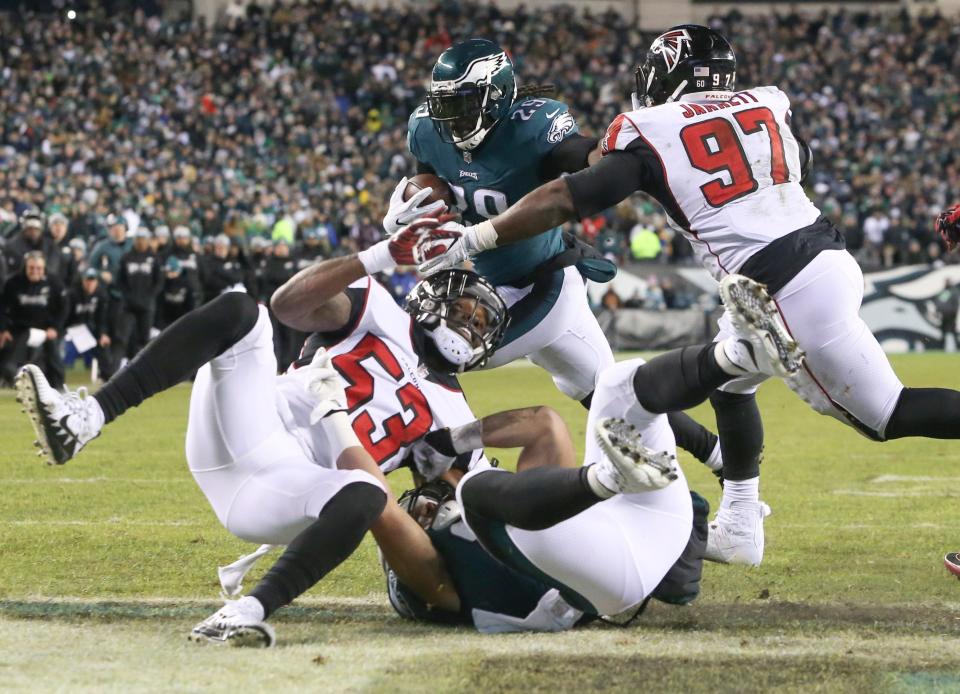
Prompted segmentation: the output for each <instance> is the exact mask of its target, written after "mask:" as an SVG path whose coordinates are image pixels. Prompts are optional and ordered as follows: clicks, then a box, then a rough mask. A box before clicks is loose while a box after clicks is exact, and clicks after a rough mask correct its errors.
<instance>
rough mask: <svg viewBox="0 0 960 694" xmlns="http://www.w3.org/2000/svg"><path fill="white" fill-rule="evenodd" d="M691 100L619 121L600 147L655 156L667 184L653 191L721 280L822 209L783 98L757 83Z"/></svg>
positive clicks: (605, 150)
mask: <svg viewBox="0 0 960 694" xmlns="http://www.w3.org/2000/svg"><path fill="white" fill-rule="evenodd" d="M684 98H685V99H687V100H685V101H677V102H673V103H669V104H662V105H660V106H654V107H652V108H642V109H638V110H636V111H630V112H628V113H623V114H621V115H619V116H617V118H616V119H615V120H614V121H613V123H612V124H611V125H610V127H609V128H608V129H607V133H606V135H605V136H604V138H603V141H602V143H601V147H602V151H603V153H604V154H607V153H608V152H612V151H615V150H625V149H628V148H629V149H631V150H634V149H636V148H645V149H648V150H650V151H651V152H652V154H654V155H656V159H658V160H659V168H660V169H661V171H662V179H663V180H662V182H661V184H660V185H659V186H658V187H659V188H660V190H658V191H655V192H654V191H648V192H652V193H653V194H654V196H655V197H656V198H657V199H658V200H659V201H660V202H661V203H662V204H663V205H664V207H665V209H666V212H667V215H668V217H669V219H670V223H671V225H672V226H673V227H674V228H675V229H676V230H678V231H680V232H681V233H683V234H684V235H685V236H686V237H687V238H688V239H689V240H690V242H691V244H692V245H693V248H694V252H695V253H696V254H697V258H698V259H699V260H700V262H701V264H702V265H703V267H705V268H706V269H707V270H708V271H709V272H710V274H711V275H713V277H714V278H715V279H717V280H720V279H721V278H723V277H724V276H725V275H727V274H729V273H732V272H736V271H737V270H738V269H739V268H740V267H741V266H742V265H743V263H744V262H746V260H747V259H749V258H750V256H752V255H753V254H754V253H756V252H757V251H759V250H761V249H762V248H763V247H764V246H766V245H767V244H768V243H770V242H771V241H773V240H775V239H778V238H780V237H781V236H785V235H787V234H789V233H790V232H793V231H796V230H797V229H801V228H803V227H806V226H809V225H811V224H813V223H814V222H815V221H816V220H817V218H818V217H819V216H820V211H819V210H818V209H817V208H816V206H815V205H814V204H813V203H812V202H810V200H809V199H808V198H807V196H806V193H804V192H803V188H802V187H801V186H800V145H799V143H798V142H797V139H796V138H795V137H794V135H793V133H792V132H791V130H790V100H789V99H788V98H787V95H786V94H784V93H783V92H782V91H780V90H779V89H777V88H776V87H755V88H753V89H749V90H746V91H741V92H736V93H733V94H730V93H721V92H708V93H700V94H690V95H688V96H686V97H684ZM658 178H659V176H658Z"/></svg>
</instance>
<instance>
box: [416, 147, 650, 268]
mask: <svg viewBox="0 0 960 694" xmlns="http://www.w3.org/2000/svg"><path fill="white" fill-rule="evenodd" d="M645 174H646V172H645V171H644V169H643V166H642V163H641V162H639V161H638V159H637V158H636V157H634V156H633V155H632V154H629V153H627V152H612V153H610V154H609V155H607V156H605V157H603V158H602V159H601V160H600V161H599V163H597V164H596V165H595V166H591V167H589V168H587V169H584V170H582V171H579V172H577V173H575V174H572V175H569V176H564V177H562V178H558V179H556V180H554V181H550V182H549V183H545V184H544V185H542V186H540V187H539V188H536V189H535V190H533V191H531V192H529V193H527V194H526V195H525V196H523V197H522V198H521V199H520V201H519V202H518V203H517V204H515V205H513V206H512V207H510V208H509V209H508V210H507V211H506V212H504V213H503V214H501V215H499V216H497V217H496V218H494V219H490V220H487V221H485V222H481V223H480V224H476V225H473V226H468V227H460V228H457V226H458V225H447V227H446V228H448V229H453V230H456V231H459V232H460V233H461V238H460V239H458V240H457V241H456V242H455V243H454V244H452V245H451V246H450V249H449V250H448V251H447V252H446V253H445V254H444V255H442V256H440V257H437V258H434V259H432V260H429V261H427V262H426V263H424V264H423V265H421V266H420V269H421V270H422V271H424V272H434V271H436V270H440V269H443V268H447V267H452V266H454V265H458V264H460V263H461V262H463V261H464V260H466V259H467V258H469V257H470V256H473V255H476V254H477V253H480V252H481V251H487V250H490V249H492V248H498V247H500V246H505V245H507V244H509V243H514V242H516V241H522V240H523V239H528V238H532V237H534V236H537V235H538V234H542V233H543V232H545V231H548V230H549V229H552V228H554V227H556V226H559V225H561V224H564V223H565V222H570V221H573V220H575V219H578V218H582V217H588V216H590V215H592V214H596V213H598V212H600V211H602V210H605V209H607V208H609V207H613V206H614V205H616V204H617V203H619V202H620V201H622V200H625V199H626V198H627V197H629V196H630V195H631V194H632V193H634V192H635V191H637V190H642V189H643V186H644V183H645V181H644V176H645Z"/></svg>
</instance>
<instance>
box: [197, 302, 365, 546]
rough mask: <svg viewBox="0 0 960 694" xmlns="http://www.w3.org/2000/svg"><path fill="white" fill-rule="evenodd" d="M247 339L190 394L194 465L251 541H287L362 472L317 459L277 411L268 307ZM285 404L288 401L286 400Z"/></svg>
mask: <svg viewBox="0 0 960 694" xmlns="http://www.w3.org/2000/svg"><path fill="white" fill-rule="evenodd" d="M259 310H260V315H259V317H258V318H257V323H256V325H255V326H254V328H253V330H251V331H250V332H249V333H248V334H247V335H246V336H244V338H243V339H242V340H240V341H239V342H238V343H237V344H235V345H233V346H232V347H231V348H230V349H228V350H227V351H226V352H224V353H223V354H221V355H219V356H218V357H215V358H214V359H213V360H211V361H210V362H208V363H207V364H205V365H204V366H203V367H202V368H201V369H200V370H199V371H198V372H197V378H196V381H195V382H194V384H193V392H192V394H191V396H190V417H189V423H188V425H187V443H186V449H187V451H186V452H187V463H188V465H189V467H190V472H191V473H192V474H193V477H194V479H195V480H196V481H197V484H198V485H200V489H201V490H202V491H203V493H204V495H205V496H206V497H207V500H208V501H209V502H210V505H211V506H212V507H213V510H214V513H216V514H217V518H218V519H219V520H220V522H221V523H222V524H223V526H224V527H225V528H226V529H227V530H229V531H230V532H231V533H233V534H234V535H236V536H237V537H239V538H241V539H243V540H247V541H249V542H259V543H269V544H274V545H286V544H288V543H289V542H290V541H291V540H293V538H294V537H296V536H297V535H298V534H299V533H300V532H301V531H302V530H304V529H306V528H307V527H308V526H310V525H311V524H313V522H314V521H316V520H317V517H318V516H319V515H320V512H321V511H322V510H323V507H324V506H325V505H326V503H327V501H329V500H330V499H331V498H332V497H333V496H334V495H335V494H336V493H337V492H339V491H340V490H341V489H343V487H345V486H346V485H348V484H351V483H353V482H366V483H368V484H373V485H376V486H377V487H379V488H381V489H382V488H383V487H382V485H381V484H380V482H379V481H378V480H377V479H376V478H375V477H373V476H372V475H370V474H368V473H366V472H363V471H360V470H352V471H346V470H337V469H332V468H335V467H336V461H335V460H333V461H328V460H322V461H315V460H313V459H312V458H311V457H310V456H309V455H308V453H307V452H306V451H305V449H304V447H303V446H302V445H301V444H300V442H299V441H298V439H297V438H296V437H294V435H293V434H292V433H291V432H290V431H289V430H288V429H287V427H286V426H285V425H284V423H283V421H282V420H281V417H280V414H279V412H278V398H279V397H280V396H279V394H278V392H277V375H276V373H277V362H276V357H275V356H274V352H273V329H272V328H271V326H270V318H269V316H268V314H267V309H266V308H265V307H263V306H260V307H259ZM279 404H280V405H281V406H282V405H283V403H282V402H280V403H279Z"/></svg>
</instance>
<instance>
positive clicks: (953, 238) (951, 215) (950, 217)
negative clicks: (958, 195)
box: [934, 204, 960, 251]
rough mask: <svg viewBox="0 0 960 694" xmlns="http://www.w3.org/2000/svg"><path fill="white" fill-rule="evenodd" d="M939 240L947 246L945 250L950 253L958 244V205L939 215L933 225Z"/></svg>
mask: <svg viewBox="0 0 960 694" xmlns="http://www.w3.org/2000/svg"><path fill="white" fill-rule="evenodd" d="M934 228H935V229H936V230H937V233H938V234H940V238H942V239H943V242H944V243H946V244H947V250H949V251H952V250H953V249H954V248H956V247H957V245H958V244H960V204H956V205H954V206H953V207H950V208H948V209H946V210H944V211H943V212H941V213H940V214H939V215H937V221H936V223H935V225H934Z"/></svg>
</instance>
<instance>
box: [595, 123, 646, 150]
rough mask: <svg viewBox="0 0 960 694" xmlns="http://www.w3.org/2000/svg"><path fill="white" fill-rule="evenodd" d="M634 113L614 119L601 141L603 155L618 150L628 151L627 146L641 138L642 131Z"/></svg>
mask: <svg viewBox="0 0 960 694" xmlns="http://www.w3.org/2000/svg"><path fill="white" fill-rule="evenodd" d="M633 115H634V114H633V113H621V114H620V115H619V116H617V117H616V118H614V119H613V122H612V123H611V124H610V126H609V127H608V128H607V132H606V133H605V134H604V136H603V138H602V139H601V140H600V153H601V155H604V154H608V153H610V152H613V151H616V150H618V149H626V148H627V145H629V144H630V143H631V142H633V141H634V140H636V139H637V138H638V137H640V130H639V129H638V127H637V122H636V119H635V118H633V117H632V116H633Z"/></svg>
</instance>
